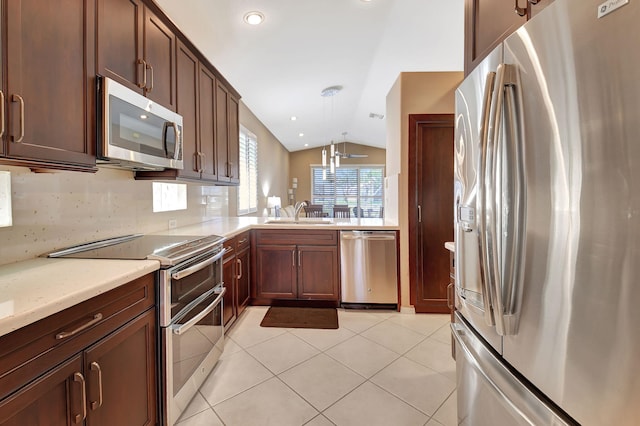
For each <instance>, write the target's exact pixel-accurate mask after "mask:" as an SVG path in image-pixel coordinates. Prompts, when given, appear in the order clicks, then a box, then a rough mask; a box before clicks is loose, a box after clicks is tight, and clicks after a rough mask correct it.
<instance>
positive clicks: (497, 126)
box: [485, 64, 526, 336]
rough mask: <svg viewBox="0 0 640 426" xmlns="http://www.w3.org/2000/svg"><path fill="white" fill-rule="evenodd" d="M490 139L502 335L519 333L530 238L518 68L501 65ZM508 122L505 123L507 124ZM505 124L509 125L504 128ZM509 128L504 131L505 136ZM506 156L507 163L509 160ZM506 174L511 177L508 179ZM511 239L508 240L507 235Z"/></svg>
mask: <svg viewBox="0 0 640 426" xmlns="http://www.w3.org/2000/svg"><path fill="white" fill-rule="evenodd" d="M496 80H497V81H496V84H495V87H494V97H495V99H496V102H495V104H494V108H493V109H492V114H491V123H490V127H489V138H488V140H487V164H486V176H485V188H486V194H485V203H486V215H485V219H486V221H487V224H488V225H487V233H486V236H487V246H486V247H487V253H488V258H487V265H488V274H487V276H488V277H489V285H490V286H491V288H492V296H493V304H492V306H493V310H494V319H495V322H496V331H497V332H498V334H499V335H501V336H506V335H512V334H516V333H517V328H518V316H517V312H516V310H517V309H516V308H517V300H518V299H517V296H518V292H517V288H518V287H519V286H518V284H519V282H520V281H521V280H520V277H521V265H522V257H521V255H522V252H523V240H524V203H525V198H526V197H525V195H524V188H525V185H524V165H523V164H524V162H523V155H522V149H521V146H522V143H521V138H522V136H521V129H522V126H520V123H519V114H518V112H519V111H521V107H520V105H519V104H518V102H519V101H520V99H521V96H518V95H517V93H518V92H517V91H518V90H519V85H518V84H517V73H516V68H515V67H514V66H513V65H508V64H500V65H499V66H498V70H497V72H496ZM503 120H504V122H503ZM503 124H504V127H503ZM502 129H504V130H505V131H504V133H501V132H502ZM501 136H502V137H501ZM505 158H506V159H507V161H504V160H505ZM503 176H506V179H503ZM505 232H506V233H507V237H508V238H507V239H506V240H503V239H502V237H503V234H504V233H505Z"/></svg>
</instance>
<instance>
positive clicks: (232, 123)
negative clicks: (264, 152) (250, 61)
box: [227, 94, 240, 184]
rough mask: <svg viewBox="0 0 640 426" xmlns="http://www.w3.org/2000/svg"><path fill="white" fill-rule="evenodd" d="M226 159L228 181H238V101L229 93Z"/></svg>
mask: <svg viewBox="0 0 640 426" xmlns="http://www.w3.org/2000/svg"><path fill="white" fill-rule="evenodd" d="M227 102H228V105H227V113H228V117H227V127H228V130H227V131H228V141H227V159H228V161H229V181H230V182H231V183H237V184H239V183H240V127H239V123H238V101H237V100H236V99H235V98H234V97H233V96H231V94H229V96H228V98H227Z"/></svg>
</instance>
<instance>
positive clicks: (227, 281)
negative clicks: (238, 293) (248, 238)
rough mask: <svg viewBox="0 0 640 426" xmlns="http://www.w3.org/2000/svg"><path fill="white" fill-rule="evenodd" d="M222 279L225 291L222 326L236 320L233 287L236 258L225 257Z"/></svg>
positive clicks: (234, 283)
mask: <svg viewBox="0 0 640 426" xmlns="http://www.w3.org/2000/svg"><path fill="white" fill-rule="evenodd" d="M222 278H223V280H224V287H225V288H226V289H227V291H226V293H225V294H224V299H223V304H222V320H223V321H224V326H225V327H226V326H227V325H230V324H231V323H232V322H233V321H234V320H235V319H236V308H235V287H236V257H235V256H229V257H225V259H224V263H223V264H222Z"/></svg>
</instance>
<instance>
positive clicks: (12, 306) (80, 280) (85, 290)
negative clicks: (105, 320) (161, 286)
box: [0, 258, 160, 336]
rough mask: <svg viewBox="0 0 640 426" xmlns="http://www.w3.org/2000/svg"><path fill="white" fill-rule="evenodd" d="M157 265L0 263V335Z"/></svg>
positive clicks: (123, 262) (74, 261)
mask: <svg viewBox="0 0 640 426" xmlns="http://www.w3.org/2000/svg"><path fill="white" fill-rule="evenodd" d="M159 267H160V263H159V262H157V261H155V260H92V259H46V258H37V259H31V260H25V261H23V262H17V263H10V264H8V265H3V266H0V336H3V335H5V334H8V333H10V332H12V331H14V330H17V329H19V328H21V327H24V326H25V325H28V324H31V323H33V322H36V321H38V320H40V319H42V318H46V317H48V316H49V315H52V314H55V313H56V312H60V311H62V310H64V309H66V308H69V307H71V306H73V305H77V304H78V303H81V302H83V301H85V300H87V299H90V298H92V297H94V296H97V295H99V294H101V293H104V292H107V291H109V290H112V289H114V288H116V287H119V286H121V285H123V284H126V283H128V282H129V281H132V280H135V279H136V278H139V277H141V276H143V275H145V274H148V273H149V272H153V271H156V270H157V269H158V268H159Z"/></svg>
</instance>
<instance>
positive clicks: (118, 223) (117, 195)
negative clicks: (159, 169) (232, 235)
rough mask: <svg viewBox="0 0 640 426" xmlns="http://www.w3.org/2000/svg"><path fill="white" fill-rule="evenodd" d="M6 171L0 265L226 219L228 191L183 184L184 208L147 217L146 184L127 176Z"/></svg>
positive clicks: (3, 168) (150, 200) (127, 173)
mask: <svg viewBox="0 0 640 426" xmlns="http://www.w3.org/2000/svg"><path fill="white" fill-rule="evenodd" d="M0 171H9V172H11V194H12V200H11V201H12V210H13V226H10V227H6V228H0V265H2V264H6V263H12V262H17V261H20V260H25V259H31V258H34V257H37V256H39V255H41V254H43V253H46V252H49V251H52V250H54V249H58V248H62V247H66V246H69V245H74V244H79V243H84V242H89V241H94V240H98V239H103V238H108V237H113V236H119V235H126V234H133V233H149V232H156V231H161V230H164V229H168V226H169V220H175V221H176V222H177V226H178V227H180V226H185V225H191V224H194V223H199V222H202V221H205V220H209V219H213V218H216V217H221V216H228V215H229V195H228V192H229V188H228V187H222V186H202V185H198V184H191V183H190V184H189V185H188V188H187V209H186V210H180V211H171V212H161V213H153V211H152V210H153V209H152V207H153V198H152V188H151V186H152V182H151V181H136V180H134V178H133V172H131V171H128V170H118V169H110V168H100V170H99V171H98V172H97V173H95V174H91V173H79V172H52V173H32V172H31V171H30V170H29V169H28V168H24V167H12V166H0Z"/></svg>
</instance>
